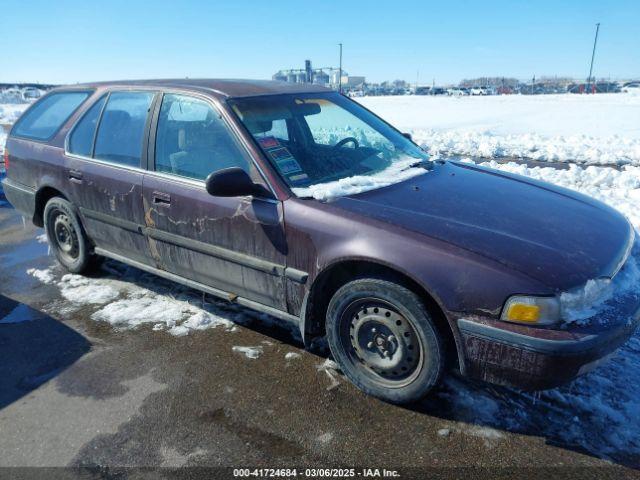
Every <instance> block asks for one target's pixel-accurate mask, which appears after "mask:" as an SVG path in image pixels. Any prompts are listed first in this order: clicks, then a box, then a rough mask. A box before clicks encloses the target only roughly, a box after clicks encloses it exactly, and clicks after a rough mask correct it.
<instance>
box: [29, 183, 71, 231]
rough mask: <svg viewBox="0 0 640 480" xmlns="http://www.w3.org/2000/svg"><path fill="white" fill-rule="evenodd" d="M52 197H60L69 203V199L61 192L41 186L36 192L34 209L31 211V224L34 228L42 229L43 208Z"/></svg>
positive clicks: (47, 186)
mask: <svg viewBox="0 0 640 480" xmlns="http://www.w3.org/2000/svg"><path fill="white" fill-rule="evenodd" d="M53 197H61V198H64V199H65V200H67V201H69V198H68V197H67V196H66V195H65V194H64V193H63V192H61V191H60V190H58V189H57V188H55V187H52V186H50V185H42V186H41V187H40V188H38V190H37V191H36V198H35V209H34V211H33V224H34V225H35V226H36V227H41V228H42V227H44V207H45V206H46V205H47V202H48V201H49V200H51V199H52V198H53Z"/></svg>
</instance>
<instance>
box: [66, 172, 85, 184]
mask: <svg viewBox="0 0 640 480" xmlns="http://www.w3.org/2000/svg"><path fill="white" fill-rule="evenodd" d="M69 181H70V182H73V183H82V172H81V171H80V170H69Z"/></svg>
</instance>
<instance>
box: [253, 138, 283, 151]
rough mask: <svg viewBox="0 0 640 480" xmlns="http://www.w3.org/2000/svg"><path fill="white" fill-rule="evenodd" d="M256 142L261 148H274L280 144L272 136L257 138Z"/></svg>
mask: <svg viewBox="0 0 640 480" xmlns="http://www.w3.org/2000/svg"><path fill="white" fill-rule="evenodd" d="M258 143H259V144H260V146H261V147H262V148H264V149H267V150H268V149H270V148H275V147H279V146H280V142H278V140H276V139H275V138H274V137H262V138H258Z"/></svg>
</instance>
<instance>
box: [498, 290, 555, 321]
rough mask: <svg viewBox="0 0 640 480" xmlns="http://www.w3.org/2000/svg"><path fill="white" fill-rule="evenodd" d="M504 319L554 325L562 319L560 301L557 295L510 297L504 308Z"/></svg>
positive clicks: (502, 317)
mask: <svg viewBox="0 0 640 480" xmlns="http://www.w3.org/2000/svg"><path fill="white" fill-rule="evenodd" d="M500 318H501V319H502V320H505V321H507V322H516V323H525V324H529V325H552V324H554V323H557V322H559V321H560V301H559V300H558V299H557V298H556V297H528V296H523V295H517V296H514V297H510V298H509V300H507V303H505V305H504V308H503V309H502V316H501V317H500Z"/></svg>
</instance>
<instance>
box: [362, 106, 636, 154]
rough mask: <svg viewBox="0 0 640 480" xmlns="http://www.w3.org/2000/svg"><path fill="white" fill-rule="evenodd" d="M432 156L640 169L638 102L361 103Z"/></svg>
mask: <svg viewBox="0 0 640 480" xmlns="http://www.w3.org/2000/svg"><path fill="white" fill-rule="evenodd" d="M358 101H359V102H360V103H362V104H363V105H364V106H365V107H367V108H370V109H371V110H373V111H374V112H375V113H377V114H378V115H380V116H381V117H382V118H384V119H385V120H387V121H389V122H390V123H391V124H393V125H394V126H396V127H398V128H400V129H402V130H404V131H410V132H411V133H412V135H413V138H414V140H415V141H416V142H417V143H419V144H421V145H423V146H424V147H425V148H426V149H427V150H428V151H429V152H430V153H432V154H444V155H469V156H473V157H483V158H500V157H502V158H504V157H514V158H529V159H534V160H543V161H572V162H578V163H586V164H599V165H621V164H635V165H640V96H638V95H624V94H598V95H574V94H559V95H502V96H477V97H444V96H442V97H441V96H398V97H363V98H359V99H358Z"/></svg>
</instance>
